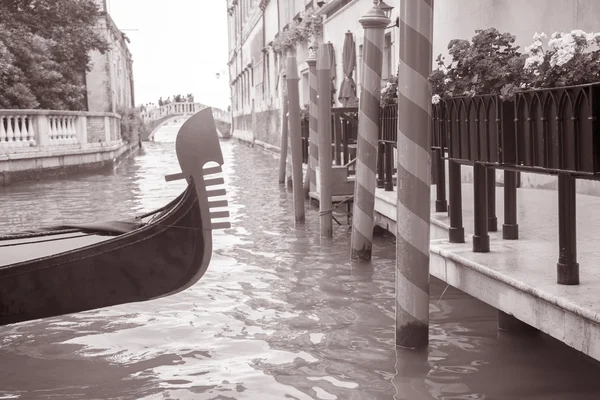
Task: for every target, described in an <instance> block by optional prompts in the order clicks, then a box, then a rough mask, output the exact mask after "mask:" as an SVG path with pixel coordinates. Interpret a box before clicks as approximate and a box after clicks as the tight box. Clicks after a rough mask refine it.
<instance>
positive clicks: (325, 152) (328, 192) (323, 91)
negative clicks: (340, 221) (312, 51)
mask: <svg viewBox="0 0 600 400" xmlns="http://www.w3.org/2000/svg"><path fill="white" fill-rule="evenodd" d="M330 47H331V44H330V43H327V44H323V45H321V46H320V47H319V50H318V51H317V77H318V79H319V83H320V85H318V86H319V89H318V91H317V92H318V95H319V116H318V127H319V181H320V182H319V211H320V215H321V218H320V220H321V237H329V238H330V237H332V236H333V227H332V221H333V218H332V217H333V214H332V212H333V211H332V209H331V208H332V204H331V203H332V202H331V196H332V177H331V174H332V167H331V49H330Z"/></svg>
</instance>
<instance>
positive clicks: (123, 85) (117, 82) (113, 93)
mask: <svg viewBox="0 0 600 400" xmlns="http://www.w3.org/2000/svg"><path fill="white" fill-rule="evenodd" d="M95 1H96V3H97V4H98V7H100V10H101V11H102V16H101V17H100V18H99V20H98V29H99V30H101V31H102V32H103V34H104V36H105V38H106V40H107V41H108V43H109V44H110V50H109V51H107V52H106V53H105V54H100V52H97V51H94V52H93V53H92V54H91V59H92V69H91V71H88V72H87V73H86V77H85V78H86V79H85V80H86V86H87V108H88V111H108V112H116V111H117V110H119V109H123V108H131V107H134V104H135V98H134V86H133V60H132V57H131V53H130V52H129V49H128V48H127V39H126V37H125V35H124V34H123V33H122V32H121V31H120V30H119V29H118V28H117V26H116V24H115V23H114V21H113V20H112V18H111V17H110V15H109V14H108V12H107V4H106V0H95Z"/></svg>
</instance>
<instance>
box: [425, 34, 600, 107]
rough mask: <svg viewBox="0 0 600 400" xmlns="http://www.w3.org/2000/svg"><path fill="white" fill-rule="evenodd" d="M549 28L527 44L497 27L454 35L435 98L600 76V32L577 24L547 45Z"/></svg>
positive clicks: (507, 94) (437, 76)
mask: <svg viewBox="0 0 600 400" xmlns="http://www.w3.org/2000/svg"><path fill="white" fill-rule="evenodd" d="M545 38H546V35H545V34H544V33H541V34H538V33H537V32H536V34H535V35H534V36H533V43H532V45H531V46H528V47H526V48H525V49H524V51H525V54H521V53H520V52H519V51H518V49H519V48H518V47H517V46H514V42H515V37H514V36H513V35H510V34H509V33H503V34H500V33H499V32H498V31H497V30H496V29H494V28H490V29H486V30H478V31H476V35H475V36H474V37H473V39H471V41H470V42H469V41H467V40H457V39H455V40H452V41H451V42H450V44H449V45H448V50H449V53H450V55H451V56H452V61H451V62H450V63H449V64H447V65H446V64H444V61H443V60H444V59H443V57H442V56H441V55H440V56H439V57H438V58H437V65H438V68H437V69H436V70H434V71H433V72H432V74H431V75H430V77H429V81H430V82H431V85H432V91H433V94H434V96H433V98H432V102H434V103H436V102H437V101H439V100H440V99H443V98H447V97H454V96H475V95H482V94H497V95H500V97H501V98H503V99H511V98H512V97H513V96H514V94H515V93H516V92H517V91H519V90H526V89H536V88H553V87H560V86H571V85H581V84H586V83H594V82H599V81H600V50H599V49H600V47H599V46H600V33H586V32H584V31H581V30H573V31H571V32H570V33H563V32H556V33H554V34H553V35H552V36H551V38H550V40H549V41H548V43H547V46H546V48H544V45H543V42H542V39H545Z"/></svg>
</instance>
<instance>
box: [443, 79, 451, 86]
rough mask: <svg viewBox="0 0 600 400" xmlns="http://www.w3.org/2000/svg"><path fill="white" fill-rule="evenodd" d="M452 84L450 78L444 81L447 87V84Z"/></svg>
mask: <svg viewBox="0 0 600 400" xmlns="http://www.w3.org/2000/svg"><path fill="white" fill-rule="evenodd" d="M450 82H452V79H450V78H445V79H444V83H445V84H446V85H447V84H449V83H450Z"/></svg>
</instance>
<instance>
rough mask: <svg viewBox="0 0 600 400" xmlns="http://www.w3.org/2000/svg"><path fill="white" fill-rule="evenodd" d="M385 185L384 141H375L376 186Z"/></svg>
mask: <svg viewBox="0 0 600 400" xmlns="http://www.w3.org/2000/svg"><path fill="white" fill-rule="evenodd" d="M383 187H385V143H384V142H382V141H379V143H377V188H379V189H381V188H383Z"/></svg>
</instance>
